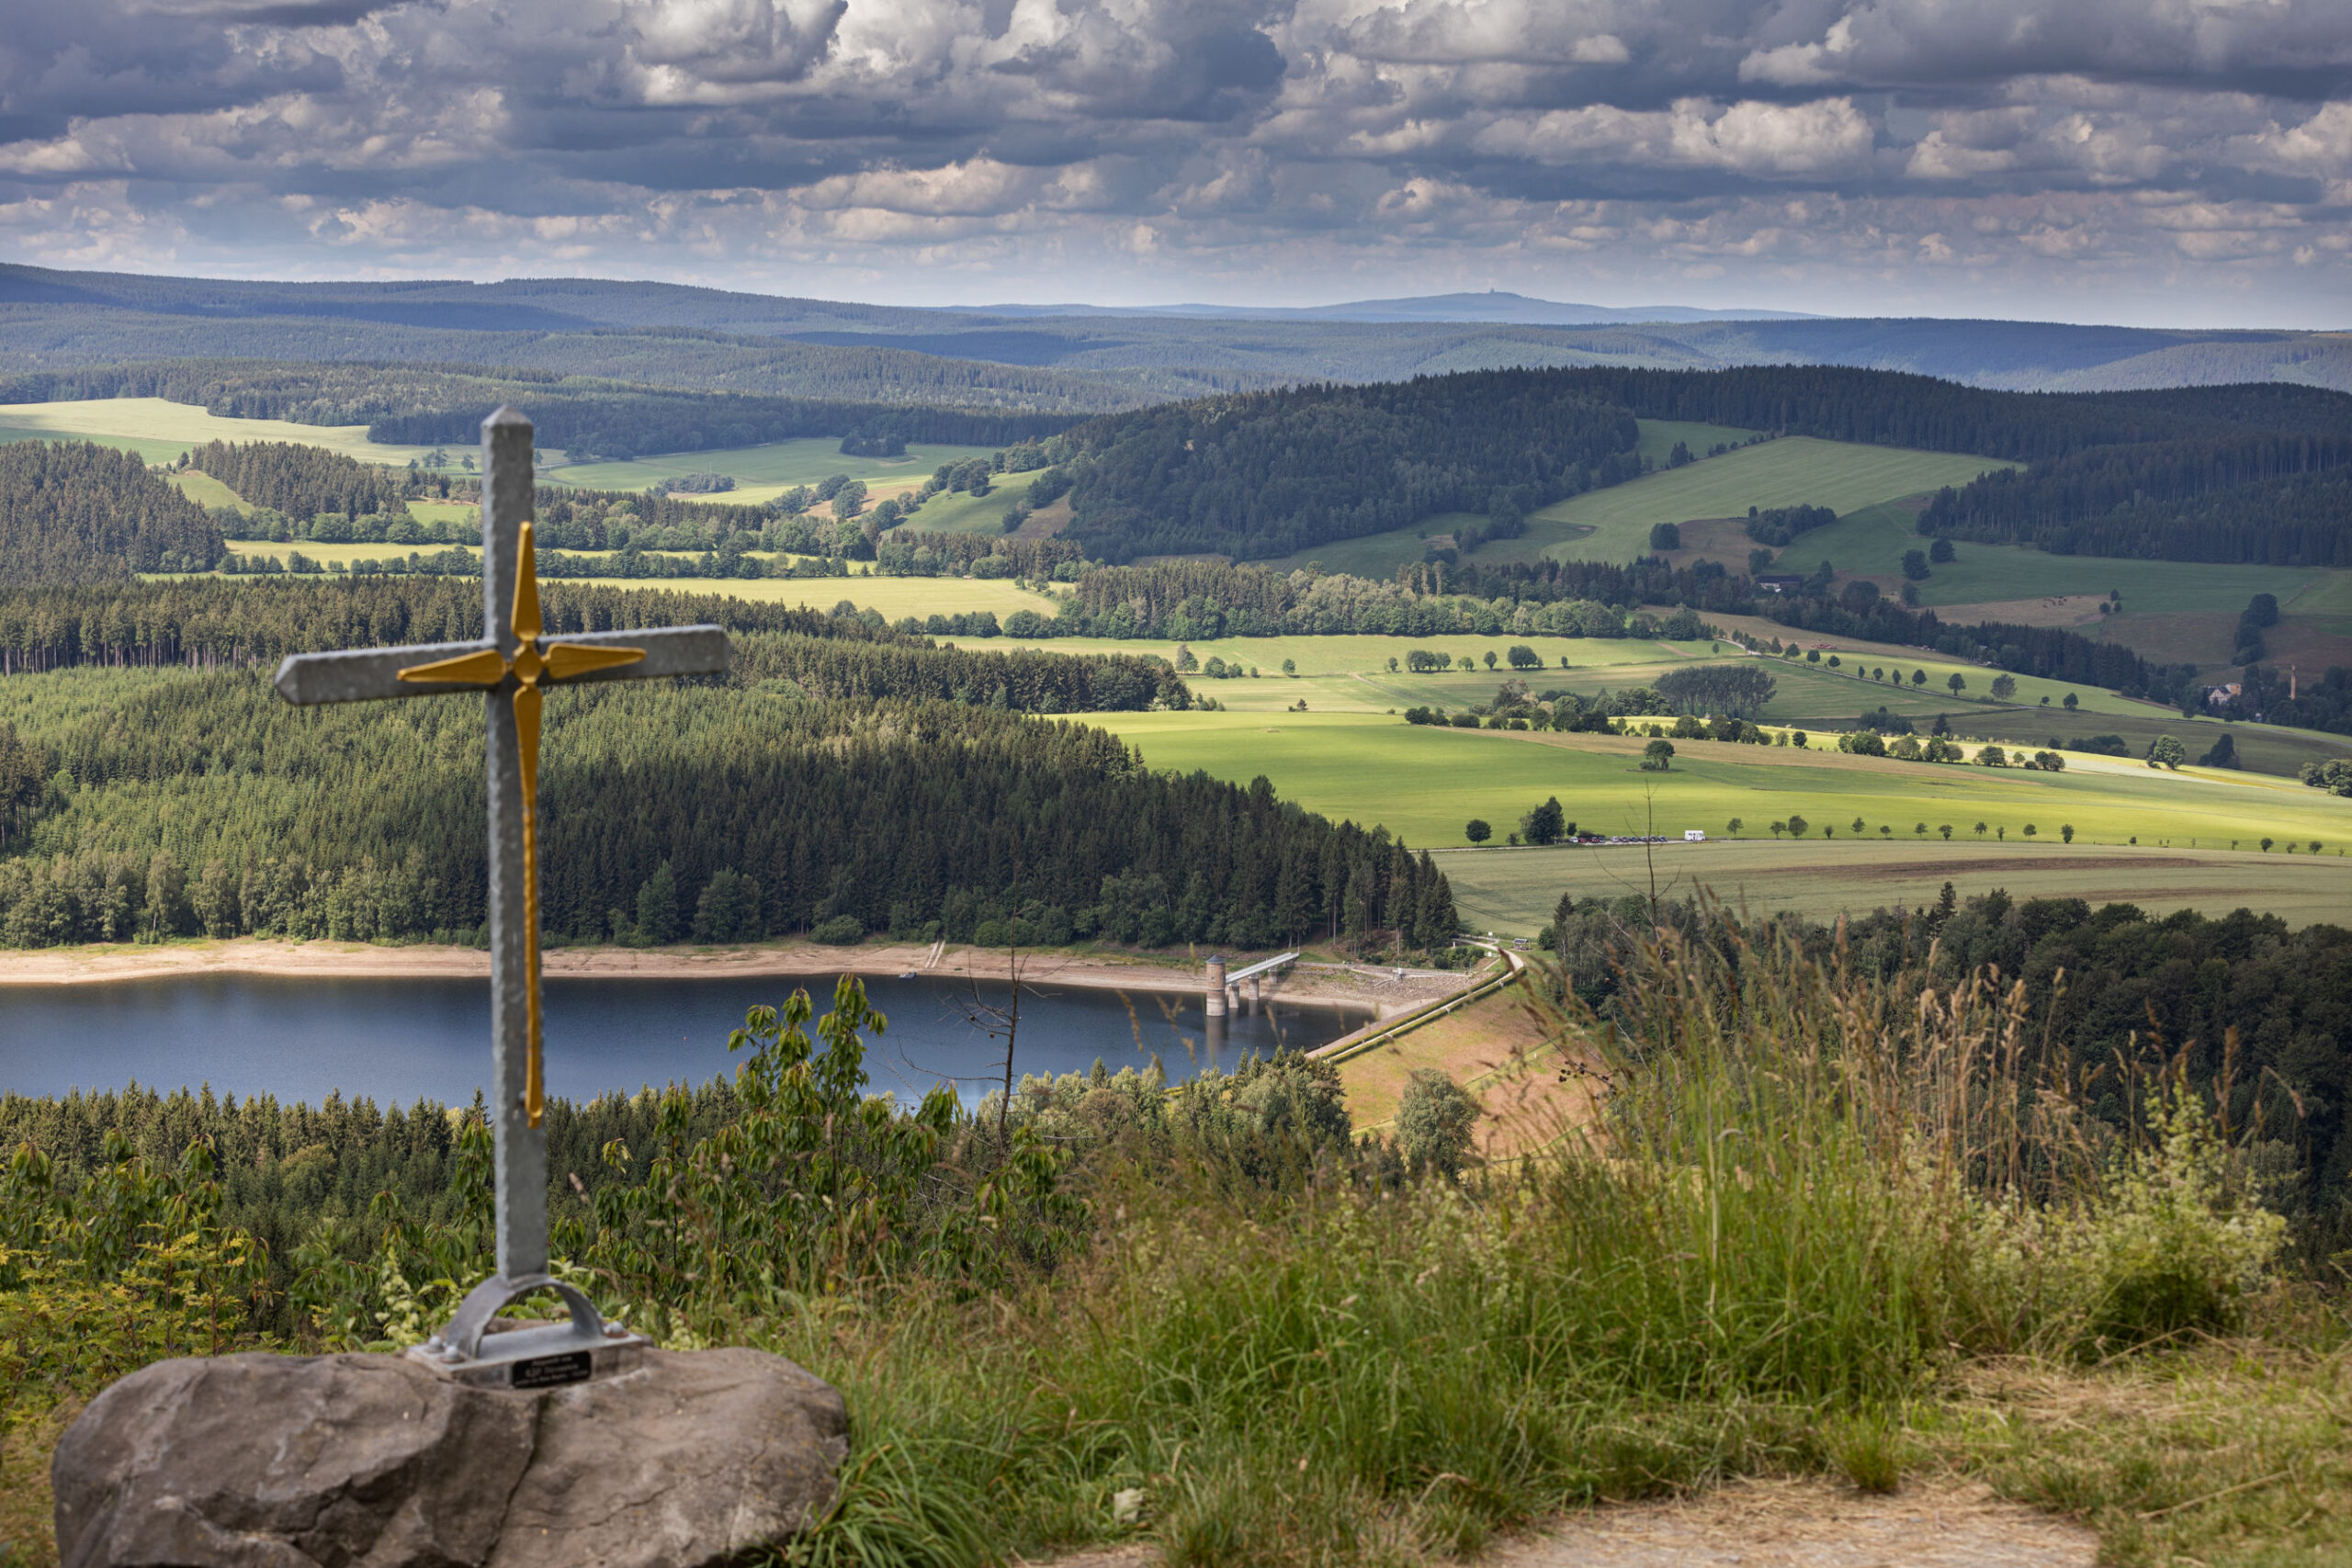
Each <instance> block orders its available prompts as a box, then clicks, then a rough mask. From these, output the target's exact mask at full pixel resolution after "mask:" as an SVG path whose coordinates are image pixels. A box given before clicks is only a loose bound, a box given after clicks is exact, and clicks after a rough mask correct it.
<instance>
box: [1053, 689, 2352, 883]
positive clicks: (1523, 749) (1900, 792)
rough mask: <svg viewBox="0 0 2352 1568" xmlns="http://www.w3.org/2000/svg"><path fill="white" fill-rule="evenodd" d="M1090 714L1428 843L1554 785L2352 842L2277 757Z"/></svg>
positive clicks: (1722, 814) (1844, 827)
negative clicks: (1984, 763)
mask: <svg viewBox="0 0 2352 1568" xmlns="http://www.w3.org/2000/svg"><path fill="white" fill-rule="evenodd" d="M1207 684H1208V683H1206V682H1204V686H1205V685H1207ZM1225 684H1226V685H1227V686H1238V685H1243V684H1248V682H1226V683H1225ZM1217 694H1219V695H1220V696H1222V695H1223V691H1222V689H1219V690H1218V692H1217ZM1092 722H1098V723H1102V724H1104V725H1106V726H1107V727H1108V728H1113V729H1114V730H1116V731H1117V732H1118V733H1119V734H1120V735H1121V736H1123V737H1124V738H1125V739H1127V740H1128V741H1130V742H1131V743H1133V744H1134V745H1135V746H1136V747H1137V748H1138V749H1139V750H1141V752H1142V754H1143V757H1144V760H1145V761H1148V763H1150V764H1151V765H1152V766H1154V767H1159V768H1172V769H1177V770H1180V771H1186V772H1189V771H1191V770H1193V769H1201V770H1204V771H1206V772H1207V773H1211V774H1213V775H1215V776H1217V777H1220V778H1227V779H1233V780H1236V781H1246V780H1248V779H1250V778H1251V777H1254V776H1255V775H1257V774H1260V773H1263V774H1265V775H1266V776H1267V777H1268V778H1269V779H1271V780H1272V782H1273V784H1274V787H1275V788H1276V789H1278V790H1279V791H1281V792H1282V794H1283V795H1284V796H1285V797H1286V798H1289V799H1292V800H1295V801H1297V802H1298V803H1299V804H1300V805H1302V806H1305V807H1307V808H1308V809H1309V810H1313V811H1319V812H1322V813H1324V814H1325V815H1327V816H1329V817H1332V818H1352V819H1353V820H1355V821H1357V822H1362V823H1367V824H1369V823H1378V824H1381V825H1383V826H1385V827H1386V828H1388V829H1390V830H1392V831H1394V832H1397V833H1401V834H1402V835H1403V836H1404V837H1405V838H1406V839H1407V840H1408V841H1409V842H1411V843H1413V844H1415V845H1417V846H1422V847H1428V848H1439V847H1442V846H1448V845H1459V844H1463V843H1464V842H1465V840H1464V833H1463V825H1464V823H1465V822H1466V821H1468V820H1469V819H1470V818H1483V819H1484V820H1486V821H1487V822H1489V823H1492V824H1493V825H1494V828H1495V834H1496V837H1497V838H1498V839H1500V838H1501V837H1502V836H1503V835H1504V834H1505V832H1507V831H1508V830H1509V829H1512V828H1514V827H1516V826H1517V824H1518V821H1519V818H1520V817H1521V815H1522V814H1523V813H1525V812H1527V811H1528V810H1530V809H1532V807H1535V806H1537V805H1539V804H1541V803H1542V802H1543V801H1544V799H1545V798H1546V797H1547V796H1552V795H1556V796H1558V797H1559V800H1560V803H1561V805H1562V806H1563V807H1565V808H1566V814H1567V816H1568V818H1570V819H1571V820H1573V821H1575V822H1576V823H1577V824H1578V825H1579V826H1580V827H1581V828H1582V829H1583V830H1584V831H1586V832H1598V833H1609V834H1626V833H1642V832H1658V833H1667V834H1671V835H1674V836H1676V837H1679V836H1680V835H1681V834H1682V833H1683V831H1684V830H1686V829H1693V828H1695V829H1702V830H1703V831H1706V832H1710V833H1722V832H1726V831H1727V830H1728V827H1727V825H1728V823H1729V821H1730V819H1731V818H1735V817H1736V818H1741V819H1742V822H1743V824H1744V827H1743V829H1742V831H1743V832H1745V833H1747V834H1750V835H1758V834H1764V833H1766V832H1767V827H1766V825H1767V824H1768V823H1770V822H1771V821H1774V820H1776V819H1778V820H1786V819H1787V818H1790V817H1791V816H1792V815H1796V816H1802V817H1804V818H1806V819H1807V820H1808V822H1809V823H1811V824H1812V825H1813V835H1814V838H1813V841H1815V842H1818V841H1819V835H1820V834H1821V832H1822V830H1823V829H1825V828H1826V829H1828V830H1829V831H1831V832H1834V833H1835V834H1836V835H1837V837H1838V838H1840V839H1849V838H1863V839H1869V840H1893V839H1898V838H1899V839H1906V840H1915V841H1917V840H1923V839H1926V838H1934V840H1935V841H1936V842H1938V843H1941V842H1943V840H1941V839H1940V837H1939V836H1937V834H1938V829H1940V828H1941V827H1943V826H1944V825H1946V824H1949V825H1951V828H1952V829H1953V840H1954V841H1962V840H1975V839H1976V837H1977V834H1976V830H1975V825H1976V824H1977V823H1979V822H1983V823H1984V824H1985V834H1984V838H1985V841H1987V842H1990V843H1996V844H2044V843H2054V842H2056V841H2058V840H2059V839H2060V837H2061V834H2060V829H2062V828H2063V827H2065V826H2068V825H2071V826H2072V827H2073V828H2074V829H2075V842H2076V843H2078V844H2127V843H2129V841H2130V840H2133V839H2136V840H2138V841H2139V842H2138V845H2137V846H2136V847H2139V848H2143V849H2147V850H2151V851H2154V850H2169V849H2174V848H2180V849H2206V850H2211V849H2216V848H2228V847H2230V846H2231V845H2233V843H2234V844H2235V845H2236V846H2237V847H2239V848H2241V849H2247V848H2253V847H2255V846H2256V844H2257V843H2258V842H2259V840H2262V839H2264V838H2271V839H2274V840H2279V841H2281V842H2282V843H2283V842H2285V841H2290V840H2291V841H2294V842H2296V843H2299V844H2301V843H2307V842H2308V841H2309V840H2314V839H2316V840H2320V841H2321V842H2322V843H2323V845H2324V847H2325V853H2326V854H2327V855H2328V856H2335V855H2336V854H2337V853H2338V852H2340V851H2341V850H2342V849H2344V848H2345V847H2346V845H2347V844H2352V801H2346V800H2343V799H2340V798H2338V797H2335V796H2333V795H2324V794H2322V793H2320V792H2319V791H2316V790H2312V789H2307V788H2305V787H2303V786H2302V785H2301V784H2296V783H2295V782H2293V781H2292V780H2289V779H2281V778H2278V777H2275V776H2271V775H2267V774H2252V773H2227V772H2223V771H2222V770H2206V769H2198V768H2194V767H2190V768H2185V769H2183V770H2181V771H2180V772H2178V773H2165V772H2159V771H2156V770H2152V769H2149V768H2147V767H2145V766H2144V765H2143V764H2141V763H2138V762H2131V761H2115V760H2109V759H2098V758H2076V759H2075V760H2074V761H2073V765H2071V766H2070V767H2069V768H2068V769H2067V771H2066V772H2065V773H2039V772H2030V771H2021V770H2018V769H2014V768H1986V767H1980V766H1976V765H1973V764H1970V765H1965V766H1963V765H1959V764H1951V763H1947V764H1941V765H1937V764H1930V763H1925V762H1899V761H1893V760H1891V759H1884V758H1874V757H1851V756H1846V755H1843V754H1840V753H1838V752H1834V751H1832V752H1822V751H1820V750H1804V751H1801V750H1795V749H1794V748H1788V747H1762V746H1741V745H1735V744H1732V743H1729V742H1717V741H1708V740H1684V741H1678V742H1676V743H1675V744H1676V752H1677V754H1676V756H1675V758H1674V761H1673V765H1672V767H1671V768H1670V769H1669V770H1668V771H1667V772H1665V773H1647V772H1644V771H1643V770H1642V769H1641V767H1640V761H1641V753H1642V748H1643V745H1644V741H1643V740H1642V739H1640V738H1638V737H1633V736H1601V735H1551V734H1538V733H1533V732H1513V731H1504V730H1460V729H1444V728H1428V727H1420V726H1411V725H1406V724H1403V723H1401V722H1400V721H1398V720H1397V719H1395V718H1391V717H1389V716H1386V715H1385V714H1366V713H1318V712H1315V711H1312V710H1311V708H1310V711H1308V712H1306V713H1303V714H1301V713H1265V712H1246V711H1241V710H1239V709H1238V708H1237V709H1235V710H1233V711H1228V712H1222V713H1199V712H1194V713H1147V714H1117V715H1102V716H1096V717H1095V719H1093V720H1092ZM1856 818H1860V820H1861V822H1862V824H1863V826H1862V828H1861V829H1860V830H1859V832H1858V831H1857V830H1856V829H1854V828H1853V826H1852V824H1853V822H1854V821H1855V819H1856ZM2029 826H2030V827H2031V828H2033V829H2034V832H2033V833H2032V834H2030V835H2029V834H2028V833H2027V832H2026V829H2027V828H2028V827H2029ZM1921 827H1924V828H1925V829H1926V832H1925V834H1922V833H1921V832H1920V831H1918V829H1920V828H1921ZM1833 841H1834V840H1833ZM1788 847H1791V848H1793V847H1794V846H1793V845H1790V846H1788ZM2280 858H2281V859H2282V860H2283V859H2284V858H2285V857H2284V855H2283V853H2281V855H2280Z"/></svg>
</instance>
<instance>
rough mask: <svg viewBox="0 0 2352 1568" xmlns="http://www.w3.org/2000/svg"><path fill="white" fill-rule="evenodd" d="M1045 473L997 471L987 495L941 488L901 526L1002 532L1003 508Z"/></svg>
mask: <svg viewBox="0 0 2352 1568" xmlns="http://www.w3.org/2000/svg"><path fill="white" fill-rule="evenodd" d="M910 450H911V448H910ZM1044 472H1045V470H1044V469H1043V468H1038V469H1035V470H1034V471H1032V472H1030V473H1025V474H1000V475H998V476H997V478H996V480H995V482H994V483H992V484H990V485H989V492H988V494H986V495H974V494H972V493H971V492H970V491H940V492H939V493H938V494H937V495H934V496H933V497H932V498H931V499H930V500H929V501H926V502H923V503H922V505H921V506H919V507H917V508H916V509H915V511H914V513H913V514H912V515H911V516H910V517H909V518H908V519H907V521H906V522H905V523H904V524H903V525H901V526H904V527H908V528H918V529H921V530H922V532H924V533H926V534H1001V533H1003V532H1004V513H1005V509H1006V508H1007V507H1009V506H1011V505H1012V503H1013V502H1016V501H1019V500H1021V499H1022V498H1023V497H1024V496H1026V495H1027V494H1028V493H1029V486H1030V485H1031V484H1032V483H1033V482H1035V479H1037V477H1038V475H1040V474H1042V473H1044Z"/></svg>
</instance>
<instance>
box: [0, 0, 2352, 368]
mask: <svg viewBox="0 0 2352 1568" xmlns="http://www.w3.org/2000/svg"><path fill="white" fill-rule="evenodd" d="M6 10H7V13H8V17H7V21H8V25H7V27H6V29H0V256H5V257H6V258H7V259H12V260H18V261H29V262H39V263H42V264H44V265H56V266H88V267H109V268H122V269H126V270H134V271H175V272H198V273H212V274H228V275H237V276H280V277H327V276H471V277H494V276H518V275H547V274H557V273H561V274H575V273H586V274H597V275H605V276H643V277H661V278H669V279H673V280H677V281H687V282H707V283H712V284H717V285H721V286H725V287H729V288H753V289H760V290H764V291H771V292H781V293H794V294H813V295H823V296H828V297H833V298H865V299H888V300H895V301H902V302H906V303H915V304H946V303H975V304H977V303H985V302H990V301H997V300H1030V301H1036V300H1064V299H1080V300H1090V301H1094V302H1100V303H1140V302H1151V301H1174V300H1183V299H1212V300H1218V299H1223V300H1231V301H1234V302H1245V303H1271V304H1295V303H1315V302H1320V301H1325V300H1332V299H1349V298H1361V297H1365V296H1387V295H1397V294H1406V293H1419V292H1432V291H1439V290H1451V289H1456V288H1488V287H1496V288H1513V289H1518V290H1521V291H1522V292H1527V293H1532V294H1540V295H1545V296H1548V297H1551V298H1555V299H1577V300H1586V301H1590V302H1594V303H1600V304H1613V305H1624V304H1642V303H1653V302H1674V303H1684V304H1694V305H1711V306H1738V305H1745V306H1772V307H1779V308H1785V309H1794V310H1822V311H1829V312H1835V313H1840V314H1845V313H1860V312H1863V311H1871V312H1882V313H1905V314H1933V315H1948V316H1952V315H2000V316H2012V317H2028V318H2038V317H2053V318H2063V319H2070V320H2096V321H2135V322H2145V323H2150V324H2180V325H2230V324H2248V325H2254V324H2260V325H2282V326H2340V327H2352V309H2347V308H2346V304H2347V301H2352V0H2044V3H2042V4H2028V3H2026V0H1875V3H1871V0H1864V3H1856V0H1783V3H1781V4H1763V3H1754V0H1402V3H1400V4H1372V3H1368V0H1259V3H1251V0H1184V3H1177V0H974V3H956V0H417V3H411V4H404V5H371V4H369V3H368V0H42V3H39V4H36V3H33V0H8V4H7V6H6Z"/></svg>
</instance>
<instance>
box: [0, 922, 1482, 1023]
mask: <svg viewBox="0 0 2352 1568" xmlns="http://www.w3.org/2000/svg"><path fill="white" fill-rule="evenodd" d="M1233 962H1234V964H1235V966H1236V967H1238V966H1239V964H1241V963H1242V962H1244V960H1243V959H1242V958H1241V957H1240V956H1238V955H1237V956H1236V957H1235V958H1234V960H1233ZM540 968H541V973H542V974H544V975H546V976H548V977H549V978H566V977H571V978H589V977H593V978H610V979H643V980H703V979H741V978H756V977H759V976H778V977H806V976H818V975H842V974H848V975H858V976H869V977H870V976H899V975H904V974H906V973H908V972H909V971H913V972H914V973H917V974H920V975H922V976H926V977H927V978H933V979H964V978H975V979H980V980H989V979H994V980H999V981H1001V980H1002V979H1003V978H1004V975H1005V957H1004V955H1003V954H1002V953H1000V952H997V951H996V950H994V949H989V948H973V947H956V948H950V949H948V950H946V951H945V952H944V953H943V954H942V955H941V956H940V957H939V959H938V961H937V962H936V963H933V954H932V949H931V947H930V946H929V945H928V944H922V943H897V944H890V945H883V946H876V945H870V944H869V945H865V946H859V947H825V946H820V945H819V944H817V943H815V942H775V943H763V944H762V945H759V946H756V947H735V948H662V949H646V948H616V947H560V948H553V949H550V950H548V953H546V955H545V956H544V958H543V959H542V960H541V964H540ZM1021 969H1022V976H1023V979H1024V980H1026V981H1028V982H1030V983H1032V984H1035V985H1051V986H1057V987H1064V986H1066V987H1077V988H1080V989H1087V990H1105V991H1142V992H1148V993H1151V994H1155V995H1179V996H1194V995H1198V994H1199V993H1200V992H1201V990H1202V989H1203V983H1204V976H1203V974H1202V970H1201V968H1200V967H1198V966H1196V965H1193V964H1182V963H1170V962H1167V961H1165V960H1159V959H1152V958H1145V957H1128V956H1125V955H1123V954H1118V953H1053V952H1045V953H1023V954H1022V955H1021ZM489 974H490V954H489V953H486V952H483V951H482V950H481V949H479V948H470V947H445V946H428V945H424V944H419V945H414V946H401V947H390V946H378V945H375V944H373V943H369V942H323V941H322V942H268V941H264V940H261V939H259V938H254V937H239V938H236V939H234V940H232V941H227V942H166V943H164V944H163V945H161V946H146V945H141V944H136V943H131V942H115V943H109V944H106V945H97V946H85V947H55V948H33V949H22V950H17V951H11V952H6V953H0V987H14V986H102V985H109V984H116V983H120V982H128V981H134V980H164V979H175V978H189V977H194V976H207V975H254V976H281V977H292V978H300V979H369V980H375V979H414V980H424V979H473V978H482V977H487V976H489ZM1467 982H1468V976H1466V975H1454V974H1451V973H1448V974H1444V975H1442V976H1437V975H1430V974H1427V973H1426V972H1422V973H1409V974H1408V976H1406V977H1405V978H1404V979H1401V980H1400V979H1397V978H1396V977H1395V971H1393V970H1389V969H1383V968H1376V967H1374V966H1372V965H1356V964H1350V965H1346V966H1338V965H1316V966H1313V967H1308V966H1305V965H1302V966H1300V967H1297V968H1295V969H1293V970H1292V971H1291V972H1290V973H1289V974H1287V975H1285V976H1283V977H1282V979H1281V981H1280V983H1279V985H1278V986H1275V987H1273V988H1272V994H1273V995H1275V996H1278V997H1279V998H1280V999H1281V1000H1282V1001H1283V1002H1284V1003H1285V1004H1287V1005H1290V1006H1294V1007H1297V1006H1307V1007H1348V1008H1363V1009H1369V1010H1372V1011H1374V1013H1375V1015H1376V1016H1378V1017H1380V1018H1384V1019H1385V1018H1388V1017H1391V1016H1393V1015H1394V1014H1396V1013H1398V1012H1402V1011H1405V1010H1408V1009H1410V1008H1414V1007H1418V1006H1419V1005H1421V1004H1422V1003H1424V1002H1427V1001H1430V1000H1432V999H1434V998H1438V997H1442V996H1444V995H1447V994H1449V993H1451V992H1453V991H1455V990H1458V989H1460V988H1461V987H1463V986H1464V984H1466V983H1467ZM818 999H819V1000H820V1002H821V1000H822V998H818Z"/></svg>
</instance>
